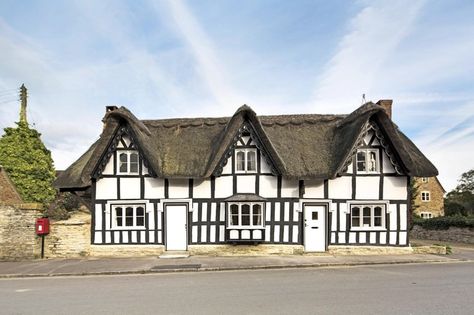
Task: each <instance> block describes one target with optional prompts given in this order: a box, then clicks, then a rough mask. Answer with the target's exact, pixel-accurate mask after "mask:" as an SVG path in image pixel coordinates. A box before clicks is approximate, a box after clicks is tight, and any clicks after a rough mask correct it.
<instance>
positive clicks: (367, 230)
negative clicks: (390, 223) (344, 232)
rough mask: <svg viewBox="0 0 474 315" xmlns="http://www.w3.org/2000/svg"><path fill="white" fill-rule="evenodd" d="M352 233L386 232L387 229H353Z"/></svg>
mask: <svg viewBox="0 0 474 315" xmlns="http://www.w3.org/2000/svg"><path fill="white" fill-rule="evenodd" d="M350 231H351V232H386V231H387V228H379V227H374V228H371V227H361V228H355V227H353V228H351V229H350Z"/></svg>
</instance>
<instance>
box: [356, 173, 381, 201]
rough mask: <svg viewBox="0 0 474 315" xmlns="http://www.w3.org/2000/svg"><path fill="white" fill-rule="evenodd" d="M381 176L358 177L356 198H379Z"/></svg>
mask: <svg viewBox="0 0 474 315" xmlns="http://www.w3.org/2000/svg"><path fill="white" fill-rule="evenodd" d="M379 187H380V177H379V176H357V177H356V194H355V197H356V199H375V200H377V199H379Z"/></svg>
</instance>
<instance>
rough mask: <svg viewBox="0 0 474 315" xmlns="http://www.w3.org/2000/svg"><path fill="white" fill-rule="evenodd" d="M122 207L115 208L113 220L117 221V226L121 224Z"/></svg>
mask: <svg viewBox="0 0 474 315" xmlns="http://www.w3.org/2000/svg"><path fill="white" fill-rule="evenodd" d="M122 218H123V217H122V208H121V207H116V208H115V220H116V223H117V226H122V220H123V219H122Z"/></svg>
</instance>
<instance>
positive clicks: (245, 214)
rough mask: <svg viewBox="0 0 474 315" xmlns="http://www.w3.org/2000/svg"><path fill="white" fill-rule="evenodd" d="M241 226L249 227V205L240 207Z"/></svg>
mask: <svg viewBox="0 0 474 315" xmlns="http://www.w3.org/2000/svg"><path fill="white" fill-rule="evenodd" d="M241 211H242V225H250V205H247V204H243V205H242V209H241Z"/></svg>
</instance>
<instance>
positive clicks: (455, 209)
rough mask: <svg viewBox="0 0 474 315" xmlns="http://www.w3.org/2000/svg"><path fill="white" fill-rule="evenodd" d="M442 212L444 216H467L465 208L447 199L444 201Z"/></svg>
mask: <svg viewBox="0 0 474 315" xmlns="http://www.w3.org/2000/svg"><path fill="white" fill-rule="evenodd" d="M444 214H445V215H446V216H457V215H464V216H467V215H468V212H467V211H466V208H465V207H464V206H463V205H462V204H460V203H458V202H455V201H448V200H446V201H445V203H444Z"/></svg>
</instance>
